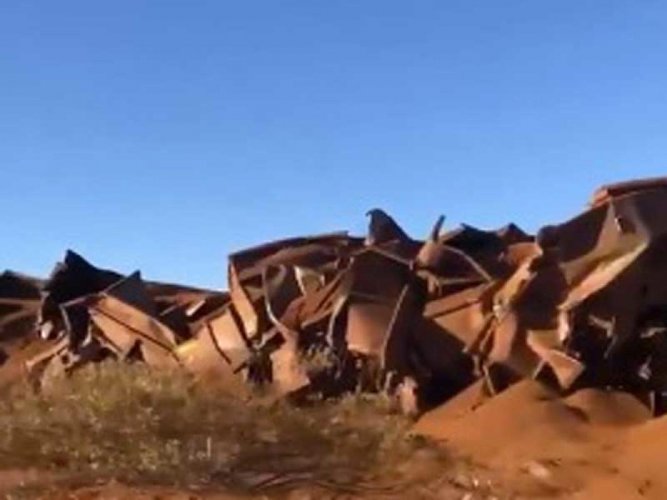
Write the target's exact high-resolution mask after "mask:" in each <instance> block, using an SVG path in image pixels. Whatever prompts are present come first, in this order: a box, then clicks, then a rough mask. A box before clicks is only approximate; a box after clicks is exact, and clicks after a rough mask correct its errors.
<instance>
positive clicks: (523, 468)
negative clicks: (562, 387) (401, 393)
mask: <svg viewBox="0 0 667 500" xmlns="http://www.w3.org/2000/svg"><path fill="white" fill-rule="evenodd" d="M479 393H480V392H479V386H473V387H471V388H469V389H468V390H467V391H465V392H464V393H462V394H461V395H459V396H458V397H457V398H456V399H455V400H453V401H451V402H450V403H448V404H447V405H445V406H443V407H441V408H439V409H437V410H435V411H434V412H431V413H430V414H427V415H425V416H423V417H422V418H421V419H420V421H419V422H418V423H417V425H416V426H415V430H416V431H417V432H419V433H423V434H425V435H429V436H432V437H434V438H436V439H438V440H440V441H442V442H444V443H446V444H447V446H448V447H449V448H450V449H455V450H457V452H458V453H460V454H461V455H463V456H467V457H469V458H470V459H471V460H472V461H474V463H476V464H477V465H479V466H480V467H486V468H488V469H490V470H491V471H493V474H494V476H495V477H496V478H497V480H499V481H501V482H502V483H504V484H505V485H509V486H511V489H512V490H513V493H514V494H515V495H518V496H521V497H526V498H548V497H559V498H578V499H589V498H590V499H593V498H605V499H610V500H611V499H619V500H620V499H623V500H625V499H635V498H637V499H639V498H641V499H656V500H657V499H664V498H667V474H665V473H664V472H663V467H664V466H663V463H664V459H665V458H667V450H665V448H664V447H665V445H666V444H667V441H666V440H665V436H667V418H664V417H663V418H658V419H655V420H651V419H650V415H649V413H648V410H647V409H646V408H645V406H643V405H642V404H641V403H640V402H639V401H638V400H636V399H635V398H634V397H633V396H631V395H629V394H624V393H611V392H605V391H600V390H593V389H586V390H582V391H580V392H578V393H575V394H574V395H572V396H570V397H568V398H566V399H559V398H556V397H554V396H553V395H552V394H550V393H549V392H547V391H546V390H545V389H544V388H543V387H542V386H540V385H538V384H537V383H535V382H531V381H524V382H520V383H519V384H517V385H515V386H514V387H512V388H510V389H509V390H507V391H506V392H504V393H502V394H500V395H498V396H496V397H494V398H491V399H488V400H486V401H484V400H482V399H481V398H480V396H479Z"/></svg>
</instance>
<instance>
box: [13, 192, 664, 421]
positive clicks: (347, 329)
mask: <svg viewBox="0 0 667 500" xmlns="http://www.w3.org/2000/svg"><path fill="white" fill-rule="evenodd" d="M666 214H667V179H649V180H644V181H634V182H628V183H622V184H616V185H610V186H606V187H603V188H601V189H600V190H598V191H597V192H596V193H595V195H594V197H593V199H592V201H591V204H590V206H589V208H588V209H587V210H586V211H584V212H583V213H581V214H580V215H578V216H576V217H575V218H573V219H571V220H569V221H567V222H565V223H563V224H560V225H555V226H547V227H544V228H542V229H541V230H540V231H539V232H538V234H537V235H536V236H535V237H533V236H530V235H527V234H525V233H524V232H522V231H521V230H520V229H519V228H517V227H516V226H514V225H509V226H507V227H505V228H503V229H501V230H499V231H482V230H479V229H475V228H473V227H470V226H463V227H461V228H458V229H455V230H452V231H448V232H442V227H441V226H442V225H443V219H442V218H441V219H439V220H438V221H437V222H436V224H435V227H434V228H433V231H432V233H431V234H430V235H429V237H428V238H427V239H426V241H416V240H413V239H411V238H410V237H408V236H407V235H406V234H405V232H404V231H403V230H402V229H401V228H400V227H399V226H398V225H397V224H396V223H395V222H394V221H393V220H392V219H391V218H390V217H389V216H388V215H386V214H385V213H384V212H382V211H381V210H372V211H371V212H369V214H368V215H369V217H370V225H369V231H368V234H367V236H366V237H365V238H355V237H351V236H348V235H347V234H346V233H335V234H326V235H321V236H313V237H305V238H294V239H288V240H283V241H278V242H273V243H269V244H266V245H262V246H259V247H255V248H251V249H248V250H244V251H241V252H238V253H235V254H232V255H231V256H230V258H229V269H228V277H229V291H228V292H224V293H223V292H215V291H209V290H201V289H196V288H188V287H183V286H177V285H171V284H164V283H154V282H147V281H144V280H142V278H141V276H140V274H139V273H134V274H132V275H130V276H122V275H120V274H118V273H115V272H112V271H108V270H102V269H98V268H96V267H94V266H92V265H91V264H89V263H88V262H86V261H85V260H84V259H83V258H82V257H80V256H78V255H77V254H75V253H73V252H67V254H66V256H65V258H64V260H63V261H62V262H61V263H59V264H58V265H57V266H56V268H55V269H54V271H53V272H52V274H51V276H50V277H49V278H48V279H47V280H45V281H40V280H35V279H32V278H28V277H25V276H22V275H19V274H16V273H11V272H5V273H4V274H2V275H0V347H1V348H2V349H3V365H2V366H0V381H4V380H6V379H7V376H3V374H2V372H3V370H4V371H6V372H11V373H14V374H15V373H18V372H21V373H23V374H24V375H26V376H28V377H29V378H31V379H32V380H34V381H37V382H39V381H44V380H45V379H48V377H49V376H51V375H52V374H58V373H63V372H65V373H67V372H70V371H72V370H74V369H76V368H77V367H78V366H81V365H83V364H86V363H91V362H96V361H100V360H102V359H105V358H109V357H112V358H116V359H118V360H140V361H143V362H145V363H147V364H149V365H151V366H155V367H156V368H160V367H169V366H174V367H178V366H180V367H182V368H183V369H186V370H189V371H191V372H193V373H194V374H196V375H198V376H202V377H206V378H208V379H209V380H215V381H217V382H218V383H220V384H223V385H224V386H225V387H227V388H229V389H230V390H233V391H238V392H243V393H245V392H248V393H251V392H254V390H255V389H261V391H262V393H264V394H269V395H271V396H273V397H279V398H287V399H290V400H293V401H295V402H301V401H305V400H308V399H309V398H310V397H312V396H317V397H330V396H335V395H337V394H341V393H344V392H347V391H353V390H364V391H381V390H386V391H388V392H390V393H394V394H397V395H398V396H399V398H400V400H401V401H402V403H403V405H404V408H405V409H406V410H408V411H419V410H422V409H425V408H428V407H429V406H432V405H435V404H438V403H440V402H442V401H444V400H446V399H447V398H449V397H451V396H453V395H455V394H457V393H458V392H460V391H461V390H462V389H464V388H466V387H468V386H469V385H470V384H472V383H473V382H475V381H476V380H479V379H480V378H481V379H483V380H484V388H485V389H484V390H485V391H486V392H487V393H488V394H495V393H497V392H499V391H502V390H503V389H504V388H506V387H507V386H509V385H511V384H512V383H514V382H516V381H517V380H519V379H522V378H527V377H528V378H534V379H537V380H539V381H541V382H543V383H544V384H548V385H549V386H551V387H553V388H555V389H557V390H558V391H561V392H562V393H568V392H570V391H574V390H576V389H578V388H582V387H600V388H606V387H608V388H614V389H620V390H625V391H629V392H632V393H633V394H635V395H637V396H638V397H639V398H641V399H642V400H643V401H645V403H646V404H647V405H648V406H650V408H651V409H652V410H653V412H654V413H655V414H662V413H664V412H665V411H667V410H666V404H667V399H665V396H666V395H667V338H666V336H665V335H666V332H667V215H666Z"/></svg>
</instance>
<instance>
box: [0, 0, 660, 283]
mask: <svg viewBox="0 0 667 500" xmlns="http://www.w3.org/2000/svg"><path fill="white" fill-rule="evenodd" d="M666 133H667V3H665V2H660V1H658V0H626V1H619V0H595V1H593V0H553V1H535V0H525V1H518V0H503V1H497V0H486V1H478V0H461V1H457V0H432V1H427V0H402V1H394V0H346V1H342V0H300V1H293V0H263V1H258V0H209V1H205V0H179V1H172V0H113V1H111V0H108V1H94V2H93V1H90V0H76V1H74V0H58V1H53V0H41V1H36V0H2V2H0V189H1V190H2V195H1V196H0V228H1V229H0V230H1V231H2V233H1V234H2V237H1V238H0V242H1V243H2V249H1V250H0V268H13V269H18V270H23V271H25V272H30V273H34V274H44V273H46V272H47V271H48V270H49V269H50V268H51V266H52V265H53V263H54V262H55V261H56V260H57V259H58V258H59V257H60V256H61V255H62V254H63V252H64V250H65V249H66V248H68V247H70V248H73V249H75V250H78V251H80V252H81V253H83V254H84V255H85V256H87V257H88V258H90V259H91V260H92V261H93V262H95V263H98V264H100V265H104V266H108V267H113V268H116V269H119V270H121V271H126V272H129V271H132V270H134V269H136V268H140V269H142V270H143V272H144V275H145V276H148V277H149V278H154V279H164V280H172V281H181V282H187V283H192V284H199V285H206V286H216V287H223V286H224V284H225V282H224V280H225V265H226V255H227V253H229V252H231V251H233V250H237V249H240V248H243V247H245V246H248V245H252V244H255V243H259V242H262V241H265V240H268V239H274V238H278V237H283V236H290V235H299V234H309V233H316V232H326V231H331V230H337V229H350V230H352V231H354V232H357V233H362V232H363V231H364V229H365V223H366V221H365V218H364V213H365V212H366V210H368V209H369V208H372V207H383V208H385V209H386V210H388V211H389V212H390V213H392V214H393V215H394V216H395V217H396V218H397V220H398V221H399V222H401V223H402V224H403V225H404V227H405V228H406V229H407V230H408V232H410V233H411V234H412V235H414V236H415V237H422V236H424V235H425V234H426V232H427V231H428V229H429V228H430V226H431V224H432V222H433V221H434V220H435V218H436V217H437V216H438V215H439V214H440V213H444V214H446V215H447V217H448V224H450V225H453V224H456V223H459V222H467V223H470V224H473V225H478V226H481V227H485V228H493V227H496V226H500V225H503V224H505V223H506V222H508V221H510V220H512V221H515V222H517V223H519V224H520V225H522V226H524V227H525V228H527V229H529V230H535V229H536V228H538V227H539V226H540V225H542V224H544V223H547V222H557V221H560V220H564V219H566V218H568V217H570V216H571V215H573V214H574V213H576V212H577V211H578V210H580V209H581V208H582V207H583V205H584V204H585V202H586V200H587V198H588V196H589V194H590V192H591V191H592V190H593V189H594V188H595V187H596V186H597V185H599V184H601V183H604V182H608V181H613V180H619V179H626V178H632V177H641V176H654V175H661V174H663V173H665V166H666V165H667V140H666V139H667V134H666Z"/></svg>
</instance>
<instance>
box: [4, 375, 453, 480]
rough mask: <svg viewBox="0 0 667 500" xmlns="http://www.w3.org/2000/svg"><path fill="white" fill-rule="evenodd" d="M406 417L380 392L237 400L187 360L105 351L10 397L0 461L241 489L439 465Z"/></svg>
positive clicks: (385, 475)
mask: <svg viewBox="0 0 667 500" xmlns="http://www.w3.org/2000/svg"><path fill="white" fill-rule="evenodd" d="M409 425H410V422H409V421H407V420H406V419H405V418H403V417H402V416H400V415H396V414H394V413H392V412H391V409H390V405H389V403H388V401H387V400H385V399H384V398H383V397H381V396H374V397H369V396H361V395H357V396H353V397H347V398H343V399H341V400H338V401H336V402H324V403H322V404H319V405H315V406H314V407H312V408H307V409H297V408H293V407H289V406H287V405H285V404H280V403H277V404H276V403H274V404H266V403H260V402H257V401H241V400H239V399H235V398H233V397H230V396H228V395H225V394H224V393H222V392H220V391H217V390H215V389H214V388H211V387H210V386H203V385H197V384H195V383H193V381H192V380H191V379H190V378H189V377H187V376H186V375H185V374H183V373H180V372H170V373H166V372H160V373H156V372H151V371H149V370H148V369H147V368H145V367H144V366H140V365H134V366H132V365H120V364H114V363H109V364H102V365H97V366H91V367H87V368H85V369H82V370H81V371H79V372H78V373H76V374H75V375H74V376H73V377H71V378H69V379H67V380H59V381H55V382H54V383H53V384H52V385H51V386H50V387H49V390H48V391H44V392H42V393H40V394H35V393H34V392H32V391H30V390H27V389H26V388H20V389H15V390H14V391H13V393H12V394H11V395H10V397H5V398H4V399H3V401H1V402H0V468H16V467H18V468H21V467H38V468H40V469H45V470H53V471H57V472H59V473H60V472H62V473H64V474H69V475H70V476H71V475H73V474H76V477H78V478H79V479H80V480H82V481H84V482H94V481H105V480H110V479H112V478H113V479H118V480H120V481H123V482H126V483H130V484H162V485H170V486H178V487H185V488H195V489H200V488H207V489H210V488H214V489H215V488H224V489H228V490H229V489H232V490H236V491H243V492H252V491H258V490H264V489H270V488H276V487H280V486H294V484H295V483H298V484H318V485H327V486H330V487H332V488H339V489H355V488H359V487H360V486H361V485H363V484H370V483H372V484H374V485H375V486H379V485H388V484H389V483H396V482H401V481H408V480H420V478H418V477H415V473H414V471H415V470H422V471H426V470H433V467H430V468H429V467H426V466H424V467H422V466H420V461H422V462H424V464H427V463H428V464H429V465H430V466H434V465H435V466H437V467H441V466H442V465H443V463H444V457H443V455H442V452H440V451H439V450H438V449H436V448H433V447H431V446H429V445H428V444H427V443H425V442H423V441H420V440H418V439H416V438H411V437H409V436H408V434H407V430H408V428H409ZM406 464H409V465H410V467H406ZM408 469H409V472H408ZM402 471H405V474H403V472H402ZM403 476H405V477H403Z"/></svg>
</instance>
